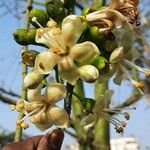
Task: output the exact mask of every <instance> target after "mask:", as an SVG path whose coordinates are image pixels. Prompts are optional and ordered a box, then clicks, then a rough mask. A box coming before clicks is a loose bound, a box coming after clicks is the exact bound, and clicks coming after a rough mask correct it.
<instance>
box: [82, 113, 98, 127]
mask: <svg viewBox="0 0 150 150" xmlns="http://www.w3.org/2000/svg"><path fill="white" fill-rule="evenodd" d="M95 119H96V118H95V117H94V115H92V114H89V115H88V116H85V117H84V118H83V119H82V120H81V125H83V126H87V125H89V124H91V123H93V122H94V121H95Z"/></svg>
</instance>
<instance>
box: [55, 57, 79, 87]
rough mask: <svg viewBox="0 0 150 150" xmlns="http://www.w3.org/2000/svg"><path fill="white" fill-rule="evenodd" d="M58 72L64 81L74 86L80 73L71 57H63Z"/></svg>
mask: <svg viewBox="0 0 150 150" xmlns="http://www.w3.org/2000/svg"><path fill="white" fill-rule="evenodd" d="M58 72H59V75H60V77H61V78H62V79H64V80H66V81H67V82H69V83H70V84H72V85H74V84H75V83H76V81H77V79H78V77H79V71H78V68H77V66H76V65H75V64H74V62H73V60H72V58H71V57H69V56H68V57H63V58H62V59H61V60H60V61H59V62H58Z"/></svg>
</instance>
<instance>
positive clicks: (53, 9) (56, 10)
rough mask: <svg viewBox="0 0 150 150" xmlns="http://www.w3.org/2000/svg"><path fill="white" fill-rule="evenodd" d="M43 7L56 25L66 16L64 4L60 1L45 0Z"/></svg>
mask: <svg viewBox="0 0 150 150" xmlns="http://www.w3.org/2000/svg"><path fill="white" fill-rule="evenodd" d="M45 7H46V10H47V13H48V15H49V17H50V18H52V19H54V20H55V21H56V22H57V23H58V22H61V21H62V20H63V19H64V18H65V16H66V12H65V8H64V4H63V3H62V2H61V0H45Z"/></svg>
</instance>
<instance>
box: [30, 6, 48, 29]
mask: <svg viewBox="0 0 150 150" xmlns="http://www.w3.org/2000/svg"><path fill="white" fill-rule="evenodd" d="M33 17H36V19H37V21H38V22H39V23H40V24H41V25H42V26H43V27H46V25H47V22H48V20H49V17H48V15H47V13H46V11H45V10H43V9H32V10H31V12H30V16H29V19H30V22H31V24H32V25H33V26H34V27H37V28H38V27H39V26H38V25H37V24H36V23H35V22H33V21H32V18H33Z"/></svg>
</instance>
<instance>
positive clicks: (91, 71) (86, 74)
mask: <svg viewBox="0 0 150 150" xmlns="http://www.w3.org/2000/svg"><path fill="white" fill-rule="evenodd" d="M79 73H80V78H81V79H82V80H83V81H85V82H88V83H93V82H95V81H96V80H97V78H98V76H99V72H98V70H97V69H96V68H95V67H94V66H92V65H84V66H82V67H80V68H79Z"/></svg>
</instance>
